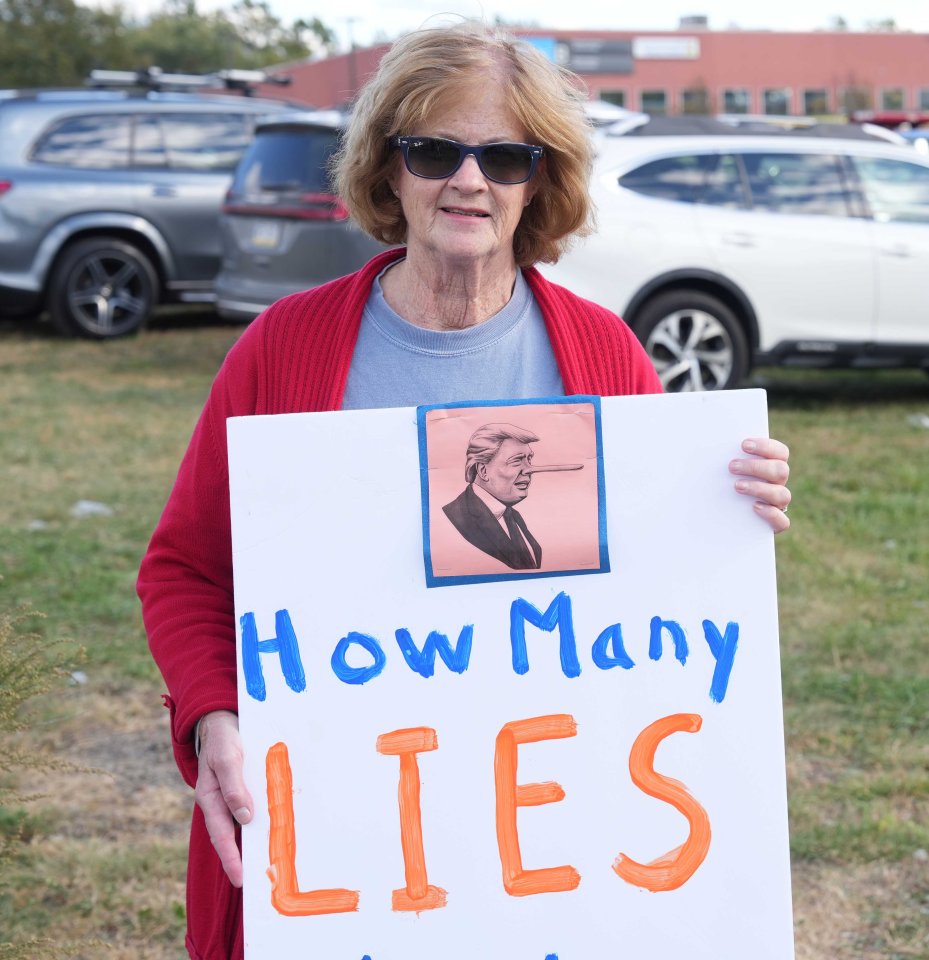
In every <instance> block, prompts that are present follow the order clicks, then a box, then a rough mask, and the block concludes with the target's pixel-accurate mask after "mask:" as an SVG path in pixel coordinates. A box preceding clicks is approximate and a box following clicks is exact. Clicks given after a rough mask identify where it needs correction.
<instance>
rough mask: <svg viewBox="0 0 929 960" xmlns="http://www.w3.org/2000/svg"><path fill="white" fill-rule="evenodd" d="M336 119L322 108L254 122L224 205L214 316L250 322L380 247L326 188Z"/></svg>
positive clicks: (340, 123)
mask: <svg viewBox="0 0 929 960" xmlns="http://www.w3.org/2000/svg"><path fill="white" fill-rule="evenodd" d="M343 124H344V117H343V116H342V115H341V114H339V113H338V112H335V111H325V112H308V113H302V114H288V115H280V116H277V117H271V118H267V119H265V120H263V121H262V122H260V123H259V124H258V125H257V128H256V130H255V139H254V140H253V142H252V143H251V145H250V146H249V148H248V149H247V150H246V151H245V153H244V155H243V156H242V160H241V162H240V163H239V165H238V168H237V169H236V172H235V177H234V178H233V181H232V186H231V187H230V189H229V192H228V194H227V196H226V202H225V205H224V206H223V216H222V222H221V231H222V245H223V260H222V268H221V270H220V272H219V275H218V276H217V278H216V309H217V311H218V312H219V314H220V315H221V316H223V317H227V318H229V319H234V320H251V319H253V318H254V317H256V316H257V315H258V314H259V313H260V312H261V311H262V310H264V308H265V307H267V306H268V305H269V304H271V303H273V302H274V301H275V300H277V299H279V298H280V297H283V296H286V295H287V294H290V293H296V292H297V291H298V290H306V289H308V288H310V287H314V286H317V285H318V284H321V283H325V282H326V281H328V280H332V279H333V278H335V277H340V276H343V275H344V274H346V273H351V271H353V270H355V269H357V268H358V267H360V266H361V265H362V264H363V263H365V262H366V261H367V260H369V259H370V258H371V257H372V256H373V255H374V254H375V253H377V252H378V251H380V250H383V249H384V247H383V245H382V244H380V243H378V242H377V241H376V240H373V239H372V238H371V237H369V236H368V235H367V234H365V233H363V232H362V231H361V230H360V229H359V228H358V227H357V226H355V224H354V223H353V222H352V221H351V220H350V219H349V216H348V211H347V210H346V209H345V207H344V206H343V204H342V203H341V201H340V200H339V198H338V197H336V196H335V195H334V194H333V192H332V186H331V184H330V179H329V160H330V157H331V156H332V154H333V152H334V151H335V149H336V146H337V144H338V139H339V136H340V134H341V132H342V129H343Z"/></svg>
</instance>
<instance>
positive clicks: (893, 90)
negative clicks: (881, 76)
mask: <svg viewBox="0 0 929 960" xmlns="http://www.w3.org/2000/svg"><path fill="white" fill-rule="evenodd" d="M905 109H906V97H905V95H904V93H903V87H885V88H884V89H883V90H881V110H905Z"/></svg>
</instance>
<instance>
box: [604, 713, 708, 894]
mask: <svg viewBox="0 0 929 960" xmlns="http://www.w3.org/2000/svg"><path fill="white" fill-rule="evenodd" d="M702 724H703V720H702V718H701V717H700V716H699V715H698V714H696V713H678V714H674V715H673V716H670V717H662V719H661V720H656V721H655V722H654V723H653V724H650V725H649V726H647V727H646V728H645V729H644V730H643V731H642V732H641V733H640V734H639V735H638V737H636V741H635V743H634V744H633V745H632V750H631V751H630V753H629V773H630V774H631V775H632V782H633V783H634V784H635V785H636V786H637V787H638V788H639V789H640V790H641V791H642V792H643V793H647V794H648V795H649V796H650V797H655V798H656V799H658V800H664V801H665V803H670V804H671V805H672V806H673V807H676V808H677V809H678V810H679V811H680V812H681V813H682V814H683V815H684V816H685V817H686V818H687V821H688V823H689V824H690V835H689V836H688V838H687V839H686V840H685V841H684V843H683V844H681V846H679V847H676V848H675V849H674V850H669V851H668V852H667V853H666V854H663V855H662V856H660V857H658V859H657V860H653V861H652V862H651V863H645V864H643V863H637V862H636V861H635V860H633V859H632V858H631V857H628V856H626V854H624V853H621V854H620V855H619V856H618V857H617V858H616V862H615V863H614V864H613V869H614V870H615V871H616V872H617V873H618V874H619V876H620V877H622V879H623V880H625V881H626V883H631V884H633V885H634V886H636V887H643V888H644V889H646V890H653V891H656V892H658V891H664V890H676V889H677V888H678V887H680V886H682V885H683V884H685V883H687V881H688V880H689V879H690V878H691V877H692V876H693V875H694V873H696V871H697V868H698V867H699V866H700V864H701V863H703V861H704V859H705V858H706V855H707V852H708V851H709V849H710V818H709V817H708V816H707V812H706V810H704V809H703V807H701V806H700V804H699V803H697V801H696V800H695V799H694V797H693V795H692V794H691V793H690V791H689V790H688V789H687V787H686V786H684V784H683V783H681V782H680V781H679V780H672V779H671V778H670V777H665V776H662V775H661V774H660V773H656V772H655V751H656V750H657V749H658V744H660V743H661V741H662V740H664V738H665V737H668V736H670V735H671V734H672V733H696V732H697V731H698V730H699V729H700V727H701V726H702Z"/></svg>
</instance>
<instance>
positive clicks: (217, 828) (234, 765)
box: [194, 710, 254, 887]
mask: <svg viewBox="0 0 929 960" xmlns="http://www.w3.org/2000/svg"><path fill="white" fill-rule="evenodd" d="M199 732H200V768H199V772H198V774H197V789H196V790H195V791H194V799H195V800H196V801H197V803H198V804H199V806H200V809H201V810H202V811H203V819H204V820H205V821H206V829H207V832H208V833H209V835H210V840H211V841H212V843H213V848H214V849H215V850H216V854H217V856H218V857H219V859H220V862H221V863H222V865H223V870H225V871H226V876H227V877H229V882H230V883H231V884H232V885H233V886H234V887H241V886H242V856H241V854H240V853H239V847H238V845H237V844H236V841H235V827H236V823H248V822H249V820H251V819H252V810H253V809H254V804H253V803H252V797H251V794H250V793H249V792H248V790H247V789H246V787H245V780H244V778H243V776H242V766H243V753H242V740H241V738H240V737H239V718H238V717H237V716H236V715H235V714H234V713H232V712H231V711H230V710H214V711H213V712H212V713H206V714H204V715H203V716H202V717H201V718H200V728H199Z"/></svg>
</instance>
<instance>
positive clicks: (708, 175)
mask: <svg viewBox="0 0 929 960" xmlns="http://www.w3.org/2000/svg"><path fill="white" fill-rule="evenodd" d="M619 183H620V185H621V186H623V187H625V188H626V189H627V190H633V191H634V192H635V193H641V194H643V195H644V196H647V197H657V198H659V199H661V200H675V201H677V202H678V203H707V204H712V205H713V206H722V207H742V206H745V196H744V191H743V188H742V182H741V178H740V175H739V168H738V164H737V163H736V160H735V157H733V156H728V155H722V156H720V155H718V154H713V153H710V154H687V155H684V156H679V157H662V158H661V159H660V160H652V161H651V162H649V163H645V164H643V165H642V166H641V167H636V168H635V169H634V170H630V171H629V172H628V173H625V174H623V176H621V177H620V178H619Z"/></svg>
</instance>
